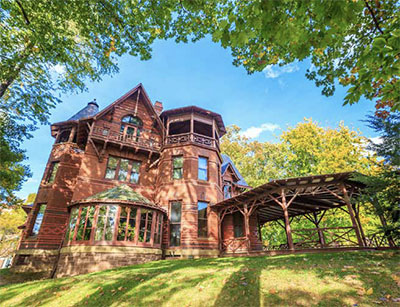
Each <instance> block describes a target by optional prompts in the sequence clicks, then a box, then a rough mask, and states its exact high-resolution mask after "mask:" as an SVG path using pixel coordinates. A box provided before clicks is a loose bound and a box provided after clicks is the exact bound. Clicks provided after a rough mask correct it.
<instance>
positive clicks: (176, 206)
mask: <svg viewBox="0 0 400 307" xmlns="http://www.w3.org/2000/svg"><path fill="white" fill-rule="evenodd" d="M171 222H172V223H180V222H181V203H180V202H173V203H171Z"/></svg>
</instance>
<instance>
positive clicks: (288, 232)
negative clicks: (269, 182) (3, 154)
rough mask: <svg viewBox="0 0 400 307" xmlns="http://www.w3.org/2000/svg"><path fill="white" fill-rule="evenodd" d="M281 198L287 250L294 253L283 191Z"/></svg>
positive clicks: (283, 190) (283, 191)
mask: <svg viewBox="0 0 400 307" xmlns="http://www.w3.org/2000/svg"><path fill="white" fill-rule="evenodd" d="M281 196H282V203H281V204H282V210H283V215H284V218H285V226H286V227H285V230H286V237H287V243H288V246H289V249H290V250H292V251H294V244H293V238H292V230H291V229H290V221H289V213H288V210H287V203H286V195H285V189H282V191H281Z"/></svg>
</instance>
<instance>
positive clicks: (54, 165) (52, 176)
mask: <svg viewBox="0 0 400 307" xmlns="http://www.w3.org/2000/svg"><path fill="white" fill-rule="evenodd" d="M59 164H60V162H52V163H51V164H50V168H49V172H48V175H47V180H46V182H47V183H53V182H54V179H55V178H56V174H57V170H58V165H59Z"/></svg>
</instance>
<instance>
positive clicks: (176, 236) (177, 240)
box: [170, 224, 181, 246]
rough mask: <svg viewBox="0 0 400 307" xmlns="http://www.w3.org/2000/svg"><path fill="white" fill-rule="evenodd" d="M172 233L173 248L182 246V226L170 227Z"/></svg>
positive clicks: (174, 225) (173, 225)
mask: <svg viewBox="0 0 400 307" xmlns="http://www.w3.org/2000/svg"><path fill="white" fill-rule="evenodd" d="M170 233H171V240H170V245H171V246H179V245H181V224H171V227H170Z"/></svg>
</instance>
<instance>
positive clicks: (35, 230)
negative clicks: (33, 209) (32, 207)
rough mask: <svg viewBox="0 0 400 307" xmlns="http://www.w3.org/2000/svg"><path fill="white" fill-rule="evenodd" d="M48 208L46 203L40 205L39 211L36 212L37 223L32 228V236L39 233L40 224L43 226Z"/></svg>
mask: <svg viewBox="0 0 400 307" xmlns="http://www.w3.org/2000/svg"><path fill="white" fill-rule="evenodd" d="M45 210H46V205H39V210H38V213H37V214H36V219H35V223H34V225H33V229H32V236H36V235H38V234H39V230H40V226H42V222H43V216H44V212H45Z"/></svg>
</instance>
